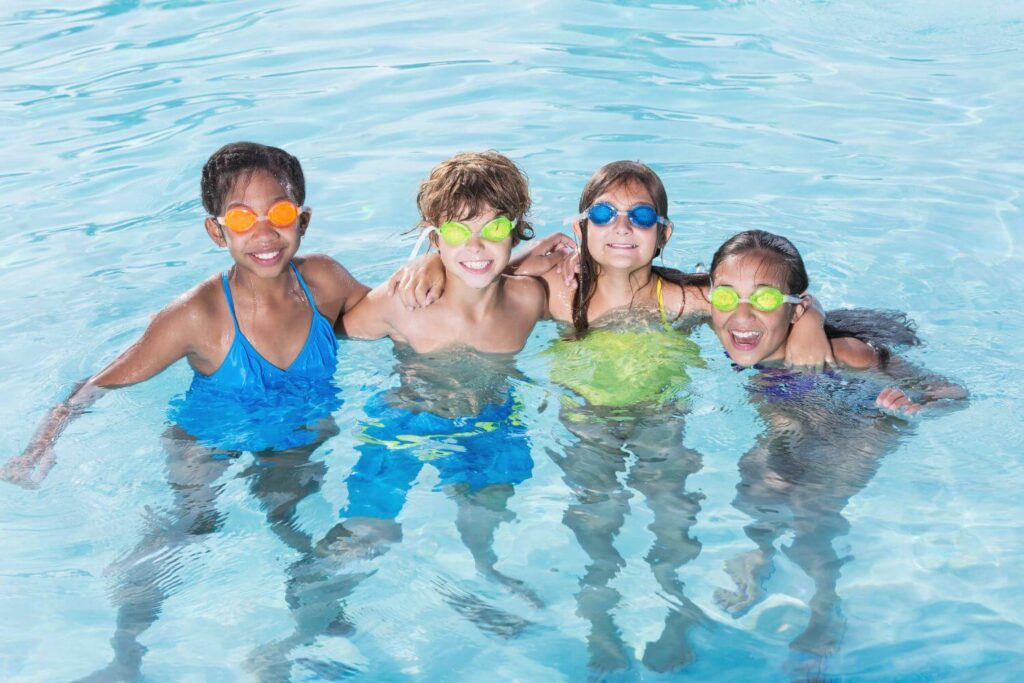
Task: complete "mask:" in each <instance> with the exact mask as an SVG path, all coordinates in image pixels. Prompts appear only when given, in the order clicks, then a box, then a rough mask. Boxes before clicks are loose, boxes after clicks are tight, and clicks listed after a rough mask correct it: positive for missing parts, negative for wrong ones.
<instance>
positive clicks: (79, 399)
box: [0, 301, 197, 488]
mask: <svg viewBox="0 0 1024 683" xmlns="http://www.w3.org/2000/svg"><path fill="white" fill-rule="evenodd" d="M190 308H192V307H190V306H189V305H188V304H187V303H185V302H183V301H177V302H174V303H172V304H171V305H170V306H168V307H167V308H165V309H164V310H162V311H160V312H159V313H158V314H157V315H156V316H155V317H154V318H153V320H152V321H151V322H150V324H149V327H148V328H146V331H145V332H144V333H143V335H142V337H141V338H140V339H139V340H138V341H137V342H135V343H134V344H132V345H131V346H130V347H129V348H128V349H127V350H126V351H124V353H122V354H121V355H120V356H118V357H117V359H115V360H114V361H113V362H112V363H111V364H110V365H108V366H107V367H105V368H103V370H101V371H100V372H98V373H96V374H95V375H93V376H92V377H90V378H89V379H87V380H85V381H83V382H80V383H79V384H78V385H76V386H75V388H74V390H72V392H71V395H70V396H68V397H67V398H66V399H65V400H64V401H63V402H62V403H59V404H58V405H56V406H54V407H53V408H51V409H50V410H49V412H47V414H46V417H45V418H43V421H42V422H41V423H40V425H39V427H38V428H37V429H36V432H35V434H34V435H33V437H32V440H31V441H30V442H29V444H28V446H27V447H26V448H25V450H24V452H22V454H21V455H19V456H16V457H14V458H11V459H10V460H8V461H7V462H6V463H5V464H4V466H3V468H2V469H0V479H4V480H6V481H9V482H11V483H14V484H17V485H19V486H24V487H25V488H36V487H38V486H39V484H40V483H41V482H42V480H43V479H44V478H45V477H46V474H47V473H48V472H49V471H50V469H51V468H52V467H53V466H54V465H55V464H56V455H55V453H54V450H53V448H54V443H55V442H56V441H57V439H58V437H60V435H61V433H62V432H63V431H64V430H65V429H66V428H67V426H68V425H69V424H71V422H72V421H73V420H74V419H75V418H76V417H78V416H79V415H81V414H82V413H84V412H85V411H86V410H88V408H89V407H90V406H91V405H92V404H93V403H95V402H96V400H97V399H99V398H100V397H101V396H102V395H103V394H105V393H106V391H107V390H108V389H114V388H117V387H123V386H128V385H130V384H137V383H138V382H142V381H145V380H147V379H149V378H150V377H153V376H154V375H157V374H158V373H160V372H161V371H162V370H164V369H165V368H166V367H167V366H169V365H170V364H171V363H173V362H174V361H176V360H178V359H180V358H181V357H182V356H185V355H186V354H188V353H191V352H192V351H193V350H192V348H191V347H190V345H189V342H188V340H189V339H190V334H189V331H190V329H191V327H192V325H193V324H195V323H196V317H197V315H196V312H195V311H194V310H190Z"/></svg>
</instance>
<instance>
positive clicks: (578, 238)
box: [572, 221, 583, 244]
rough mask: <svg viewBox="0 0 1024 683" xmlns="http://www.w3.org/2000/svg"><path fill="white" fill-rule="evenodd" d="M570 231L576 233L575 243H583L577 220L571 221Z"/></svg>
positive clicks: (581, 230)
mask: <svg viewBox="0 0 1024 683" xmlns="http://www.w3.org/2000/svg"><path fill="white" fill-rule="evenodd" d="M572 233H573V234H574V235H576V244H582V243H583V228H581V227H580V222H579V221H573V222H572Z"/></svg>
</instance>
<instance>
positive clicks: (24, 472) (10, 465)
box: [0, 444, 57, 489]
mask: <svg viewBox="0 0 1024 683" xmlns="http://www.w3.org/2000/svg"><path fill="white" fill-rule="evenodd" d="M56 462H57V457H56V455H55V454H54V452H53V445H52V444H46V445H45V446H39V447H35V448H32V447H30V448H29V449H27V450H26V451H25V452H24V453H22V454H21V455H19V456H16V457H13V458H11V459H10V460H8V461H7V462H5V463H4V465H3V467H2V468H0V480H3V481H9V482H10V483H12V484H15V485H17V486H20V487H22V488H26V489H37V488H39V485H40V484H41V483H42V481H43V479H45V478H46V475H47V473H49V471H50V470H51V469H52V468H53V466H54V464H55V463H56Z"/></svg>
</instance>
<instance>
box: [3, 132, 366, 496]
mask: <svg viewBox="0 0 1024 683" xmlns="http://www.w3.org/2000/svg"><path fill="white" fill-rule="evenodd" d="M201 190H202V200H203V207H204V208H205V209H206V211H207V212H208V214H209V215H208V216H207V218H206V220H205V228H206V232H207V234H208V235H209V237H210V239H211V240H213V242H214V244H216V245H217V246H219V247H222V248H224V249H227V250H228V253H229V254H230V255H231V258H232V260H233V261H234V264H233V265H232V267H231V268H230V269H229V270H228V272H227V273H225V274H222V275H214V276H212V277H210V278H209V279H207V280H205V281H204V282H202V283H200V284H199V285H197V286H196V287H194V288H192V289H191V290H189V291H188V292H186V293H185V294H183V295H181V296H180V297H178V298H177V299H176V300H174V301H173V302H171V303H170V304H168V305H167V306H166V307H165V308H163V310H161V311H159V312H158V313H157V314H156V315H155V316H154V317H153V319H152V320H151V322H150V323H149V326H148V327H147V329H146V331H145V332H144V333H143V334H142V337H141V338H140V339H139V340H138V341H136V342H135V343H134V344H132V345H131V346H130V347H129V348H128V349H127V350H126V351H124V352H123V353H122V354H121V355H120V356H118V357H117V358H116V359H115V360H114V361H113V362H112V363H110V364H109V365H108V366H107V367H105V368H103V369H102V370H100V371H99V372H98V373H96V374H95V375H93V376H92V377H90V378H89V379H87V380H85V381H84V382H82V383H81V384H79V385H78V386H77V387H75V389H74V390H73V391H72V392H71V395H70V396H69V397H68V398H67V399H66V400H65V401H64V402H62V403H61V404H59V405H57V406H56V407H54V408H53V409H52V410H50V412H49V413H48V414H47V416H46V418H45V419H44V420H43V422H42V424H41V425H40V427H39V429H38V430H37V431H36V433H35V435H34V437H33V438H32V441H31V442H30V443H29V445H28V447H27V448H26V449H25V451H24V453H23V454H22V455H20V456H18V457H15V458H12V459H11V460H10V461H9V462H8V463H7V464H6V465H5V466H4V468H3V471H2V474H0V476H2V478H4V479H7V480H9V481H12V482H14V483H17V484H20V485H23V486H32V485H37V484H38V483H39V481H41V479H42V478H43V477H45V475H46V473H47V472H48V471H49V469H50V468H51V467H52V465H53V464H54V453H53V445H54V442H55V441H56V439H57V438H58V436H59V435H60V434H61V432H62V431H63V430H64V428H65V427H66V426H67V425H68V424H69V423H70V422H71V420H73V419H74V418H75V417H77V416H78V415H80V414H81V413H82V412H84V411H85V410H86V409H87V408H88V407H89V406H90V405H92V403H94V402H95V401H96V400H97V399H98V398H99V397H100V396H101V395H103V393H105V391H106V390H108V389H112V388H117V387H123V386H128V385H131V384H136V383H138V382H142V381H145V380H147V379H149V378H151V377H153V376H155V375H157V374H158V373H160V372H161V371H163V370H164V369H165V368H167V367H168V366H170V365H171V364H172V363H174V362H175V361H177V360H179V359H180V358H182V357H184V358H186V359H187V360H188V362H189V365H191V366H192V369H193V370H194V371H195V376H194V378H193V385H192V389H190V392H191V391H192V390H198V389H203V390H217V391H220V392H221V393H225V394H241V393H246V394H249V395H252V394H273V393H275V392H277V391H279V390H280V389H281V388H282V387H283V386H285V385H289V384H295V383H298V384H302V385H310V384H318V383H325V382H329V381H330V378H331V377H333V375H334V372H335V365H336V358H337V340H336V338H335V334H334V330H333V326H334V324H335V321H337V320H338V319H339V318H340V317H341V315H342V314H343V313H345V312H346V311H349V310H351V309H352V308H353V306H355V304H356V303H357V302H358V301H359V300H360V299H362V298H363V296H364V295H365V294H366V292H367V291H368V288H367V287H365V286H364V285H362V284H360V283H359V282H357V281H356V280H355V279H354V278H353V277H352V275H351V274H350V273H349V272H348V271H347V270H346V269H345V268H344V267H342V266H341V264H339V263H338V262H337V261H335V260H334V259H332V258H330V257H328V256H325V255H323V254H311V255H308V256H305V257H301V258H300V257H297V256H296V253H297V252H298V249H299V245H300V243H301V242H302V238H303V236H304V235H305V233H306V230H307V229H308V228H309V223H310V217H311V215H312V210H311V209H310V208H309V207H307V206H305V205H304V202H305V199H306V186H305V178H304V175H303V172H302V167H301V165H300V164H299V161H298V159H296V158H295V157H294V156H292V155H291V154H288V153H287V152H285V151H284V150H281V149H278V148H275V147H268V146H265V145H260V144H256V143H251V142H237V143H232V144H228V145H225V146H224V147H222V148H221V149H219V150H217V151H216V152H215V153H214V154H213V155H212V156H211V157H210V158H209V160H207V162H206V164H205V165H204V166H203V172H202V182H201ZM289 445H291V444H289Z"/></svg>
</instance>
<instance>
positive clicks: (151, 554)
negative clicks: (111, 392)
mask: <svg viewBox="0 0 1024 683" xmlns="http://www.w3.org/2000/svg"><path fill="white" fill-rule="evenodd" d="M306 431H307V436H308V437H309V438H307V439H304V441H307V443H304V444H303V445H301V446H296V447H294V448H290V449H287V450H281V451H259V452H255V453H253V460H252V463H251V464H250V465H249V466H248V467H247V468H246V469H245V470H244V471H243V472H241V473H240V474H239V475H238V477H240V478H242V479H245V480H246V481H247V482H248V485H249V491H250V493H251V494H252V495H253V497H254V498H255V499H256V500H257V501H258V502H259V505H260V508H261V509H262V510H263V511H264V512H265V513H266V518H267V522H268V523H269V525H270V529H271V531H273V533H274V534H275V535H276V536H277V537H278V538H280V539H281V541H283V542H284V543H285V544H286V545H288V546H289V547H291V548H293V549H295V550H297V551H298V552H300V553H309V552H310V551H311V549H312V546H313V542H312V539H311V538H310V537H309V535H308V534H306V533H305V532H303V531H302V530H301V528H300V527H299V525H298V524H297V520H296V518H295V510H296V507H297V506H298V504H299V503H300V502H301V501H302V500H303V499H305V498H306V497H307V496H309V495H310V494H313V493H316V492H317V491H319V490H320V487H321V485H322V483H323V478H324V474H325V472H326V468H325V466H324V464H323V463H322V462H310V456H311V455H312V454H313V452H314V451H315V450H316V449H317V448H318V447H319V446H320V445H321V444H322V443H324V441H326V440H327V439H329V438H331V437H332V436H334V435H335V434H337V433H338V428H337V426H336V425H335V423H334V421H333V419H331V418H324V419H322V420H320V422H318V423H317V424H316V425H315V426H312V427H309V428H308V429H307V430H306ZM163 445H164V449H165V452H166V453H167V460H166V477H167V483H168V485H169V486H170V488H171V490H172V492H173V503H172V504H171V505H170V507H169V508H168V509H166V510H163V511H154V510H148V511H147V516H146V520H145V524H144V527H145V531H144V532H143V534H142V538H141V539H140V540H139V542H138V543H137V544H136V545H135V547H134V548H133V549H132V550H131V551H129V552H128V553H126V554H125V555H124V556H123V557H121V558H119V559H118V560H117V561H115V562H114V563H113V564H111V565H110V566H109V567H108V568H107V570H106V572H105V573H106V574H107V575H108V576H110V577H111V583H112V587H111V591H110V595H111V601H112V602H113V603H114V605H115V606H116V607H117V624H116V629H115V632H114V636H113V638H112V639H111V641H110V643H111V645H112V646H113V649H114V656H113V659H112V660H111V662H110V663H109V664H107V665H106V666H105V667H103V668H101V669H99V670H97V671H95V672H93V673H92V674H90V675H88V676H86V677H85V678H82V679H80V681H83V682H89V683H100V682H103V681H134V680H140V679H141V677H142V672H141V667H142V658H143V655H144V654H145V653H146V648H145V647H144V646H143V645H142V644H141V643H139V638H140V637H141V636H142V634H143V633H144V632H145V631H146V630H147V629H149V628H150V627H151V626H152V625H153V624H154V623H155V622H156V621H157V619H158V618H159V617H160V613H161V612H162V610H163V605H164V602H165V601H166V600H167V599H168V598H170V597H171V596H172V595H174V594H175V593H176V592H177V591H178V590H179V589H180V588H181V587H182V580H181V579H180V578H179V574H180V573H181V571H182V569H183V568H184V564H185V562H186V558H189V557H192V556H194V555H195V552H194V550H193V549H194V547H195V546H196V545H197V544H203V543H205V542H207V539H208V538H210V537H211V536H212V535H213V534H215V533H216V532H218V531H220V529H221V528H222V526H223V524H224V513H223V512H222V511H220V510H219V509H218V507H217V500H218V498H219V497H220V495H221V493H222V492H223V491H224V488H225V486H226V483H225V482H223V481H222V477H223V475H224V472H225V471H226V470H227V469H228V468H229V467H231V466H232V464H233V462H234V460H235V459H236V458H237V457H239V456H240V455H241V452H240V451H236V450H224V449H217V448H211V447H209V446H204V445H202V444H201V443H199V442H198V441H197V440H196V438H195V437H194V436H193V435H191V434H190V433H188V432H186V431H184V430H183V429H181V428H180V427H179V426H172V427H171V428H169V429H168V430H167V432H166V433H165V434H164V438H163Z"/></svg>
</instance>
